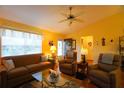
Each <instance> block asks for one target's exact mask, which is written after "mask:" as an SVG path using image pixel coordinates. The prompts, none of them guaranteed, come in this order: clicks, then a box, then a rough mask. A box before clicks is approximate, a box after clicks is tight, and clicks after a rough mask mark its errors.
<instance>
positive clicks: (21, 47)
mask: <svg viewBox="0 0 124 93" xmlns="http://www.w3.org/2000/svg"><path fill="white" fill-rule="evenodd" d="M1 38H2V40H1V41H2V42H1V46H2V56H14V55H24V54H34V53H41V52H42V36H41V35H37V34H32V33H27V32H19V31H15V30H10V29H4V31H2V36H1Z"/></svg>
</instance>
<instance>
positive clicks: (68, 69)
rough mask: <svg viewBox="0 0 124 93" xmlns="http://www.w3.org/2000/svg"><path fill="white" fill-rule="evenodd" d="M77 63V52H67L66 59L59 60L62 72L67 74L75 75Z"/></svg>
mask: <svg viewBox="0 0 124 93" xmlns="http://www.w3.org/2000/svg"><path fill="white" fill-rule="evenodd" d="M76 61H77V52H76V51H67V53H66V56H65V57H64V59H62V60H59V68H60V71H61V72H63V73H65V74H69V75H74V74H75V71H76Z"/></svg>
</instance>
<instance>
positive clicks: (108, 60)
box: [101, 54, 114, 64]
mask: <svg viewBox="0 0 124 93" xmlns="http://www.w3.org/2000/svg"><path fill="white" fill-rule="evenodd" d="M113 58H114V55H113V54H103V56H102V60H101V63H104V64H113Z"/></svg>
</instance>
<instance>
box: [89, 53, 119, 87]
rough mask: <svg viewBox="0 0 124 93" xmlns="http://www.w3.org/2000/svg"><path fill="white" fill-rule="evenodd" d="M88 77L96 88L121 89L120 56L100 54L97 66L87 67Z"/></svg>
mask: <svg viewBox="0 0 124 93" xmlns="http://www.w3.org/2000/svg"><path fill="white" fill-rule="evenodd" d="M88 77H89V79H90V81H91V82H92V83H94V84H96V85H97V86H98V87H103V88H117V87H121V69H120V56H119V55H116V54H100V55H99V59H98V64H96V65H92V66H90V67H89V75H88Z"/></svg>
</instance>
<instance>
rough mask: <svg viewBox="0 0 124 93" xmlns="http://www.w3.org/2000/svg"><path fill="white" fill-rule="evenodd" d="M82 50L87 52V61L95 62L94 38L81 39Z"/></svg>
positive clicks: (84, 37) (83, 37)
mask: <svg viewBox="0 0 124 93" xmlns="http://www.w3.org/2000/svg"><path fill="white" fill-rule="evenodd" d="M81 50H87V53H86V59H87V60H88V62H93V36H82V37H81Z"/></svg>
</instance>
